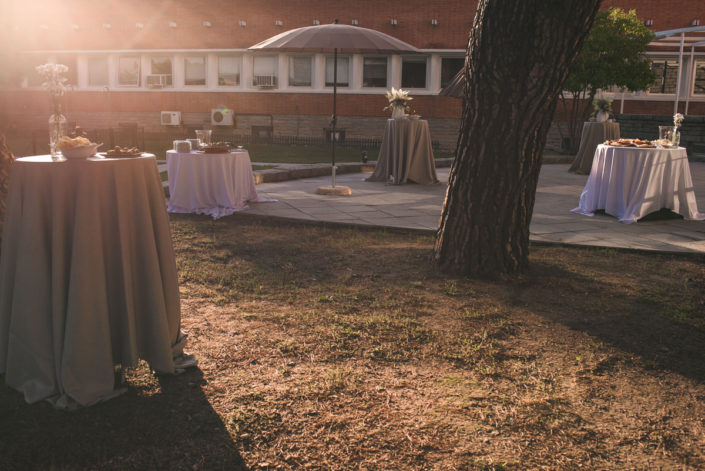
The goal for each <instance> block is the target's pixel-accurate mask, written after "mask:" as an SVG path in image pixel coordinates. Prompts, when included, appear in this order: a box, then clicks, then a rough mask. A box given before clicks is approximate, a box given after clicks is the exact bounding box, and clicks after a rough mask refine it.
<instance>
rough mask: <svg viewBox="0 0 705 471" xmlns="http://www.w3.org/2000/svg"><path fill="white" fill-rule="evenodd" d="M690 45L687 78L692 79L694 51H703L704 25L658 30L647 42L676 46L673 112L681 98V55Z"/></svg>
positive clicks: (686, 106) (661, 45) (687, 98)
mask: <svg viewBox="0 0 705 471" xmlns="http://www.w3.org/2000/svg"><path fill="white" fill-rule="evenodd" d="M688 46H689V47H690V56H689V61H688V65H689V68H688V75H687V77H688V79H692V78H693V75H694V74H695V73H696V70H695V53H696V49H697V50H698V51H703V52H705V26H690V27H688V28H679V29H671V30H667V31H659V32H657V33H655V36H654V40H653V41H652V42H651V43H650V44H649V47H650V48H651V47H658V48H661V47H663V48H667V49H670V50H673V49H675V48H678V51H679V52H678V76H677V79H676V95H675V100H674V103H673V113H674V114H675V113H677V112H678V104H679V103H680V100H681V94H682V93H681V92H682V84H681V81H682V80H683V56H684V54H685V53H686V47H688ZM690 96H691V93H690V90H688V92H687V93H685V113H684V114H685V115H687V114H688V105H689V102H690Z"/></svg>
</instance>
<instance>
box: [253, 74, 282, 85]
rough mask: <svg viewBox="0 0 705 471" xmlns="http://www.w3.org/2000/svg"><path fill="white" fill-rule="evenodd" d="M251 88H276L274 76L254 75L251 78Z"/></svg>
mask: <svg viewBox="0 0 705 471" xmlns="http://www.w3.org/2000/svg"><path fill="white" fill-rule="evenodd" d="M252 86H253V87H259V88H274V87H276V86H277V77H276V75H254V76H253V77H252Z"/></svg>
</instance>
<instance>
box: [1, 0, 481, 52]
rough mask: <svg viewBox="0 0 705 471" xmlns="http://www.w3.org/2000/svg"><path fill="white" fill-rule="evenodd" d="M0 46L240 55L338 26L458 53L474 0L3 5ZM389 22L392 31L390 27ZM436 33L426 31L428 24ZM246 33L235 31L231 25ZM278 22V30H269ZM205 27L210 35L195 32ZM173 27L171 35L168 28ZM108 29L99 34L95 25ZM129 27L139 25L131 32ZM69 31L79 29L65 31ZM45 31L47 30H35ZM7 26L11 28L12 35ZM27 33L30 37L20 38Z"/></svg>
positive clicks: (16, 1) (60, 0)
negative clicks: (319, 27) (286, 35)
mask: <svg viewBox="0 0 705 471" xmlns="http://www.w3.org/2000/svg"><path fill="white" fill-rule="evenodd" d="M2 3H3V4H4V6H0V9H2V10H4V13H5V14H3V15H0V16H2V17H4V18H5V21H6V23H7V25H8V27H7V28H0V34H2V35H5V41H12V43H14V44H16V47H17V48H18V49H24V50H26V49H29V50H44V49H49V50H56V49H81V50H85V49H94V50H95V49H181V48H188V49H210V48H228V49H230V48H248V47H250V46H252V45H254V44H256V43H258V42H260V41H263V40H264V39H267V38H269V37H271V36H274V35H275V34H279V33H281V32H283V31H286V30H289V29H293V28H298V27H302V26H311V25H312V24H313V20H314V19H317V20H319V21H320V22H321V23H322V24H324V23H332V22H333V20H334V19H335V18H338V19H339V20H340V22H341V23H346V24H350V22H351V20H352V19H357V20H358V22H359V26H361V27H365V28H371V29H376V30H379V31H382V32H385V33H387V34H390V35H392V36H395V37H397V38H399V39H402V40H403V41H406V42H409V43H411V44H413V45H415V46H416V47H419V48H444V49H463V48H465V46H466V45H467V36H468V32H469V31H470V27H471V26H472V21H473V18H474V17H475V9H476V4H477V3H476V1H474V0H469V1H468V0H444V1H432V2H429V1H428V0H403V1H378V0H352V1H350V0H345V1H342V0H237V1H233V0H149V1H146V0H99V1H92V2H91V1H87V0H46V1H40V0H34V1H27V0H3V2H2ZM0 13H2V11H0ZM392 18H394V19H396V20H397V26H392V25H391V23H390V20H391V19H392ZM434 18H435V19H437V20H438V26H432V25H431V19H434ZM240 20H244V21H246V22H247V26H246V27H245V28H242V27H241V26H240V25H239V21H240ZM276 20H281V21H282V22H283V25H282V26H275V24H274V22H275V21H276ZM0 21H2V20H0ZM203 21H209V22H210V23H211V27H210V28H207V27H204V26H203ZM170 22H174V23H176V24H177V27H176V28H171V27H169V23H170ZM105 23H108V24H110V25H111V26H112V28H111V29H109V30H106V29H104V28H103V24H105ZM136 23H142V24H144V28H143V29H141V30H140V29H137V28H136V27H135V24H136ZM72 24H77V25H78V26H79V29H77V30H74V29H72V28H71V25H72ZM40 25H46V26H47V27H48V29H46V30H43V29H40ZM14 26H17V28H16V29H15V28H14ZM28 33H31V34H28Z"/></svg>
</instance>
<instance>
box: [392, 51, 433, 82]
mask: <svg viewBox="0 0 705 471" xmlns="http://www.w3.org/2000/svg"><path fill="white" fill-rule="evenodd" d="M416 59H422V60H416ZM405 60H411V61H412V62H419V63H421V62H423V63H424V64H425V66H426V67H425V71H424V75H425V77H424V86H423V87H404V61H405ZM430 69H431V65H430V57H429V56H426V55H423V56H422V55H415V56H402V57H401V69H400V73H401V74H400V79H399V83H400V85H401V87H402V88H405V89H406V88H408V89H411V90H428V85H429V83H430V81H431V77H430V74H429V72H430Z"/></svg>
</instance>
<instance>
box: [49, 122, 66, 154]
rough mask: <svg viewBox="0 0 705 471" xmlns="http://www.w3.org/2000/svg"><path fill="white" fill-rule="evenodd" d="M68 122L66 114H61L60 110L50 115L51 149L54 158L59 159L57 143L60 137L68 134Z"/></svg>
mask: <svg viewBox="0 0 705 471" xmlns="http://www.w3.org/2000/svg"><path fill="white" fill-rule="evenodd" d="M66 122H67V121H66V116H64V115H63V114H61V111H60V110H58V111H57V112H55V113H54V114H52V115H51V116H49V151H50V152H51V157H52V159H57V158H58V157H59V155H60V154H59V150H58V149H57V148H56V145H57V144H58V143H59V139H61V138H62V137H63V136H65V135H66Z"/></svg>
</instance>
